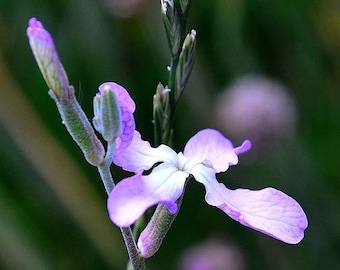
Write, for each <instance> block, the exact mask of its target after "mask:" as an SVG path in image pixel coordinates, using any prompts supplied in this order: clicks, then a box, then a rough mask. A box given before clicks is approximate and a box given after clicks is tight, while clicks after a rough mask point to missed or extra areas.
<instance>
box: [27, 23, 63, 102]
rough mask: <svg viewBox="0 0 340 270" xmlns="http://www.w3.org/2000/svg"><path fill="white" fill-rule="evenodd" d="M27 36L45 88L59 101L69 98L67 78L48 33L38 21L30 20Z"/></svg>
mask: <svg viewBox="0 0 340 270" xmlns="http://www.w3.org/2000/svg"><path fill="white" fill-rule="evenodd" d="M27 36H28V39H29V44H30V46H31V49H32V52H33V55H34V57H35V60H36V62H37V64H38V66H39V69H40V72H41V73H42V75H43V77H44V80H45V82H46V83H47V86H48V87H49V88H50V89H51V90H52V91H53V92H54V95H55V96H56V97H57V98H58V99H59V100H61V99H68V98H70V92H69V82H68V78H67V75H66V72H65V70H64V68H63V65H62V64H61V62H60V60H59V56H58V53H57V51H56V48H55V46H54V42H53V39H52V37H51V35H50V33H49V32H47V31H46V29H45V28H44V26H43V24H42V23H41V22H40V21H38V20H37V19H36V18H31V19H30V20H29V22H28V28H27Z"/></svg>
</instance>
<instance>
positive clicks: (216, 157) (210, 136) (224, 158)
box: [183, 129, 251, 172]
mask: <svg viewBox="0 0 340 270" xmlns="http://www.w3.org/2000/svg"><path fill="white" fill-rule="evenodd" d="M250 148H251V143H250V141H248V140H246V141H244V143H243V144H242V145H241V146H239V147H236V148H234V146H233V144H232V143H231V142H230V141H229V140H228V139H227V138H225V137H224V136H223V135H222V134H221V133H220V132H219V131H217V130H214V129H203V130H201V131H199V132H197V133H196V134H195V135H194V136H193V137H191V139H190V140H189V141H188V142H187V144H186V145H185V148H184V152H183V153H184V156H186V157H187V158H190V159H195V160H197V161H199V162H203V161H205V163H206V165H208V166H211V167H213V168H214V170H215V171H216V172H222V171H226V170H227V169H228V168H229V166H230V165H236V164H237V163H238V157H237V155H238V154H240V153H243V152H246V151H248V150H249V149H250Z"/></svg>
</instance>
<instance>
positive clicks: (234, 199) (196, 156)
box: [108, 129, 308, 244]
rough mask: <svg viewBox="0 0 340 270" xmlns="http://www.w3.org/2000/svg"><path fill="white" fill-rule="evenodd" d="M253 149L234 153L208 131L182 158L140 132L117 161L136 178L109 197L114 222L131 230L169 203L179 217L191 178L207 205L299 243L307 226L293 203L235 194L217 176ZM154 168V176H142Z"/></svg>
mask: <svg viewBox="0 0 340 270" xmlns="http://www.w3.org/2000/svg"><path fill="white" fill-rule="evenodd" d="M250 148H251V143H250V141H248V140H246V141H244V142H243V144H242V145H241V146H239V147H235V148H234V147H233V145H232V143H231V142H230V141H229V140H228V139H227V138H225V137H224V136H223V135H222V134H221V133H220V132H218V131H216V130H213V129H204V130H201V131H199V132H198V133H197V134H196V135H194V136H193V137H192V138H191V139H190V140H189V141H188V142H187V144H186V146H185V148H184V151H183V153H178V154H177V153H175V152H174V151H173V150H172V149H171V148H170V147H168V146H166V145H160V146H159V147H157V148H153V147H151V146H150V144H149V143H148V142H146V141H143V140H142V139H141V136H140V134H139V133H138V132H137V131H135V133H134V137H133V139H132V142H131V144H130V145H129V147H128V148H126V149H125V151H122V152H121V153H119V154H117V155H116V156H115V158H114V163H115V164H116V165H118V166H121V167H122V168H123V169H124V170H126V171H131V172H134V173H135V175H134V176H131V177H128V178H125V179H123V180H122V181H121V182H120V183H118V185H117V186H116V187H115V188H114V189H113V191H112V193H111V194H110V195H109V198H108V210H109V214H110V218H111V220H112V221H113V222H114V223H115V224H116V225H118V226H120V227H127V226H129V225H131V224H133V223H134V222H135V221H136V220H137V219H138V218H139V217H140V216H142V215H143V213H144V212H145V211H146V209H147V208H149V207H151V206H153V205H156V204H164V205H166V206H167V208H168V209H169V211H170V212H171V213H172V214H174V213H176V212H177V210H178V207H177V204H176V200H177V199H178V198H179V197H180V196H181V194H182V192H183V189H184V185H185V181H186V179H187V177H188V176H189V175H192V176H193V177H194V178H195V180H196V181H197V182H199V183H202V184H203V185H204V187H205V190H206V195H205V200H206V202H207V203H208V204H210V205H212V206H216V207H218V208H219V209H221V210H222V211H223V212H224V213H226V214H227V215H228V216H230V217H231V218H232V219H234V220H236V221H238V222H240V223H241V224H242V225H245V226H248V227H250V228H253V229H255V230H257V231H260V232H262V233H265V234H267V235H270V236H272V237H274V238H277V239H279V240H281V241H283V242H286V243H289V244H296V243H298V242H300V241H301V239H302V238H303V236H304V230H305V229H306V228H307V226H308V221H307V217H306V215H305V213H304V211H303V209H302V208H301V207H300V205H299V204H298V203H297V202H296V201H295V200H294V199H292V198H291V197H289V196H288V195H286V194H284V193H283V192H281V191H279V190H276V189H274V188H265V189H262V190H249V189H236V190H230V189H228V188H227V187H226V186H225V185H224V184H221V183H219V182H218V181H217V180H216V177H215V175H216V173H219V172H224V171H226V170H227V169H228V168H229V166H231V165H236V164H237V163H238V154H241V153H243V152H246V151H248V150H249V149H250ZM158 163H159V164H158ZM157 164H158V165H157ZM154 165H156V166H155V167H154V168H153V169H152V171H151V173H150V174H146V175H143V172H144V171H145V170H149V169H150V168H152V167H153V166H154Z"/></svg>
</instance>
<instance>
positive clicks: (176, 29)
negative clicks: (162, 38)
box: [161, 0, 182, 57]
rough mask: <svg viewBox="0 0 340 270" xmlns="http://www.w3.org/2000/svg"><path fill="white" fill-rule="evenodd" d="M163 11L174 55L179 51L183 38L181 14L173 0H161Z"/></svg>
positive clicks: (166, 30) (167, 34)
mask: <svg viewBox="0 0 340 270" xmlns="http://www.w3.org/2000/svg"><path fill="white" fill-rule="evenodd" d="M161 11H162V15H163V22H164V26H165V32H166V36H167V38H168V43H169V46H170V51H171V55H172V56H173V57H174V56H177V55H178V53H179V50H180V46H181V39H182V29H181V28H182V26H181V20H180V14H179V13H178V10H177V9H176V7H175V3H174V1H173V0H161Z"/></svg>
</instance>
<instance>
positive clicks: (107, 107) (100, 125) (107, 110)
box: [93, 84, 122, 142]
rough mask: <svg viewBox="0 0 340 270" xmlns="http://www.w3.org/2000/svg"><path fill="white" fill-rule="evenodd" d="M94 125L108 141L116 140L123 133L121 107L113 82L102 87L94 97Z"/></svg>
mask: <svg viewBox="0 0 340 270" xmlns="http://www.w3.org/2000/svg"><path fill="white" fill-rule="evenodd" d="M93 109H94V118H93V125H94V127H95V128H96V130H97V131H98V132H99V133H101V134H102V136H103V138H104V140H105V141H107V142H111V141H114V140H115V139H116V138H118V137H119V136H120V135H121V133H122V119H121V118H122V117H121V109H120V106H119V102H118V100H117V96H116V94H115V92H114V90H113V89H112V85H111V84H105V85H104V86H103V87H101V88H100V93H98V94H97V95H96V96H95V97H94V99H93Z"/></svg>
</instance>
